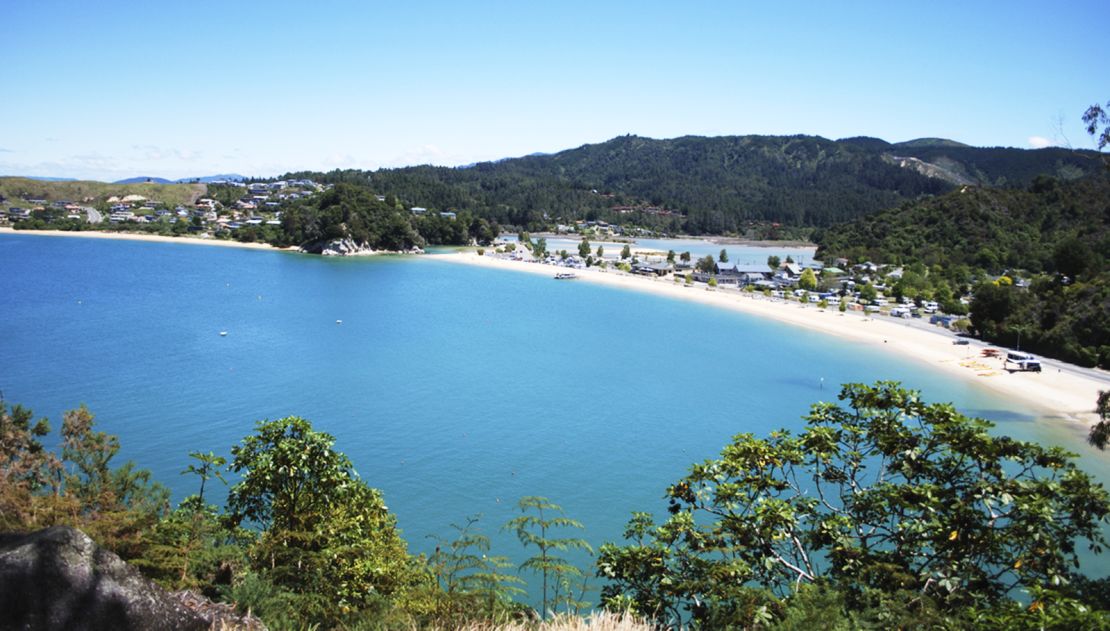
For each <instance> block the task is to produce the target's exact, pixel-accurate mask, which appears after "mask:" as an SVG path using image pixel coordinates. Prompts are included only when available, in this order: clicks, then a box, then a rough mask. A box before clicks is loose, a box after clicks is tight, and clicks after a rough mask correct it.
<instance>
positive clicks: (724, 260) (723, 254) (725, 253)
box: [717, 248, 728, 263]
mask: <svg viewBox="0 0 1110 631" xmlns="http://www.w3.org/2000/svg"><path fill="white" fill-rule="evenodd" d="M717 260H718V261H720V262H722V263H728V251H727V250H725V249H724V248H721V253H720V254H719V255H718V256H717Z"/></svg>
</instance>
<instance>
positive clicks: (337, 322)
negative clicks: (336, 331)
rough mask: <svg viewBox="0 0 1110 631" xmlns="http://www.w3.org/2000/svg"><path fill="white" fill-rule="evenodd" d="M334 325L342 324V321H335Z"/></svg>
mask: <svg viewBox="0 0 1110 631" xmlns="http://www.w3.org/2000/svg"><path fill="white" fill-rule="evenodd" d="M335 323H336V324H343V321H342V320H336V321H335Z"/></svg>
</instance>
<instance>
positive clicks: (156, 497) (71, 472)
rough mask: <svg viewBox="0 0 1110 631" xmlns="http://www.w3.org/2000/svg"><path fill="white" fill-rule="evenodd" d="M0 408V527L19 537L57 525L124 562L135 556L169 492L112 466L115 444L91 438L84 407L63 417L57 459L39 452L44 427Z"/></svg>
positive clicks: (131, 470) (129, 468)
mask: <svg viewBox="0 0 1110 631" xmlns="http://www.w3.org/2000/svg"><path fill="white" fill-rule="evenodd" d="M33 416H34V415H33V414H32V413H31V411H30V410H27V409H25V408H23V407H21V406H14V407H12V408H10V409H9V408H8V407H7V406H6V405H4V404H3V403H2V402H0V482H3V483H2V484H0V527H2V528H3V529H4V530H11V531H26V530H33V529H38V528H43V527H46V526H51V525H56V524H65V525H70V526H74V527H76V528H80V529H82V530H84V531H85V532H86V533H87V534H88V535H89V536H90V537H92V538H93V539H94V540H95V541H96V542H97V543H99V544H101V545H103V546H105V547H107V548H109V549H111V550H113V551H115V552H116V553H117V554H119V555H120V556H121V557H123V558H124V559H133V558H136V557H138V556H139V555H141V554H142V552H143V550H144V548H145V546H146V541H145V539H144V531H145V530H146V529H147V528H149V527H150V526H151V525H153V524H154V523H155V522H156V521H157V520H158V519H159V517H160V516H161V515H162V513H163V511H164V509H165V507H166V505H167V504H168V498H169V492H168V491H167V490H166V488H165V487H163V486H162V485H160V484H158V483H156V482H153V481H152V480H151V478H150V472H149V471H147V470H145V469H136V468H135V464H134V463H133V462H125V463H123V464H122V465H119V466H118V467H117V466H113V465H114V462H113V460H114V458H115V456H116V453H117V452H118V451H119V441H118V440H117V439H116V437H115V436H111V435H109V434H105V433H104V432H98V431H95V429H94V425H95V419H94V417H93V415H92V413H91V412H89V410H88V409H87V408H85V407H84V406H82V407H80V408H78V409H76V410H70V411H67V412H65V413H64V415H63V420H62V428H61V455H60V457H59V456H58V455H57V454H54V453H51V452H49V451H47V450H46V449H45V447H44V446H43V444H42V441H41V439H44V438H46V437H48V436H49V434H50V424H49V422H48V421H47V420H46V419H39V420H38V421H34V422H33V421H32V419H33Z"/></svg>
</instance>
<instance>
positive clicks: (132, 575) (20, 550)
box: [0, 526, 264, 630]
mask: <svg viewBox="0 0 1110 631" xmlns="http://www.w3.org/2000/svg"><path fill="white" fill-rule="evenodd" d="M201 601H203V602H201ZM220 607H221V606H220V605H216V604H215V603H211V602H209V601H207V600H204V599H199V598H192V599H190V598H186V597H183V596H182V595H181V594H177V595H174V594H170V593H169V592H166V591H165V590H163V589H162V588H161V587H159V586H158V585H156V584H155V583H154V582H152V581H150V580H149V579H147V578H145V577H143V576H142V575H141V574H140V573H139V571H138V570H136V569H135V568H133V567H131V566H129V565H127V563H125V562H124V561H123V560H122V559H120V558H119V557H118V556H116V555H115V554H114V553H112V552H109V551H108V550H105V549H103V548H101V547H100V546H98V545H96V543H94V542H93V540H92V539H89V537H88V536H87V535H86V534H85V533H83V532H81V531H80V530H77V529H75V528H70V527H68V526H55V527H53V528H47V529H45V530H40V531H38V532H34V533H31V534H27V535H0V629H123V630H126V629H153V630H157V629H185V630H188V629H198V630H200V629H209V628H229V629H238V628H244V627H246V628H254V629H262V628H264V627H263V626H262V624H261V622H259V621H258V620H257V619H254V618H249V619H248V618H245V617H239V616H236V615H235V614H234V612H230V611H228V610H227V609H226V608H225V609H222V610H221V608H220ZM225 607H226V606H225Z"/></svg>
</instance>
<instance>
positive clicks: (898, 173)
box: [287, 136, 1098, 234]
mask: <svg viewBox="0 0 1110 631" xmlns="http://www.w3.org/2000/svg"><path fill="white" fill-rule="evenodd" d="M1089 154H1090V152H1077V151H1070V150H1064V149H1057V148H1053V149H1043V150H1038V151H1026V150H1021V149H1011V148H975V147H966V146H962V145H959V143H951V142H950V141H948V142H944V141H937V140H935V139H933V140H929V141H920V142H917V141H915V142H911V143H906V144H901V145H892V144H890V143H887V142H886V141H883V140H879V139H874V138H851V139H845V140H840V141H833V140H827V139H824V138H820V137H814V136H722V137H700V136H684V137H681V138H674V139H666V140H656V139H651V138H643V137H638V136H622V137H618V138H614V139H612V140H609V141H607V142H603V143H599V144H592V145H583V146H582V147H578V148H576V149H570V150H567V151H562V152H559V153H555V154H550V155H533V156H527V157H523V158H513V159H506V160H500V161H497V162H482V163H478V164H476V165H472V166H469V167H465V168H447V167H432V166H418V167H407V168H402V169H381V170H378V171H374V172H366V171H354V170H350V171H336V172H332V173H296V174H288V176H287V177H291V178H299V177H311V178H314V179H316V180H318V181H324V182H348V183H358V184H369V185H370V186H371V187H372V188H373V189H374V190H375V191H376V192H377V193H379V194H386V195H392V196H394V197H396V198H397V199H400V200H403V201H404V202H405V203H408V204H413V205H419V206H425V207H429V208H437V209H446V208H460V209H469V210H471V211H474V212H475V213H477V214H479V215H480V216H483V217H486V218H489V219H493V220H496V221H498V222H500V223H504V224H512V225H519V226H528V225H530V224H532V225H534V224H535V223H537V222H540V221H542V219H543V215H544V213H546V214H547V215H548V216H549V217H551V218H555V217H561V218H564V219H566V220H571V219H606V220H618V219H620V218H621V217H622V213H621V210H623V211H624V213H628V212H630V211H631V212H636V211H637V210H640V211H644V210H645V209H648V208H650V209H653V210H655V211H658V210H664V211H672V212H673V213H676V214H667V213H659V212H639V213H638V214H636V215H634V217H635V218H636V220H637V221H638V222H641V223H644V224H646V225H649V226H652V227H656V228H660V229H663V230H667V231H671V232H686V233H690V234H720V233H726V232H739V231H742V229H743V228H744V227H745V225H746V224H747V223H748V222H779V223H784V224H789V225H794V226H827V225H831V224H834V223H836V222H839V221H844V220H848V219H852V218H856V217H859V216H861V215H865V214H868V213H870V212H875V211H878V210H881V209H884V208H889V207H891V206H896V205H898V204H899V203H901V202H903V201H906V200H912V199H917V198H918V197H920V196H923V195H924V196H927V195H935V194H940V193H943V192H946V191H948V190H950V189H951V188H952V183H951V182H950V181H947V180H944V179H937V178H933V177H928V176H926V175H924V174H922V173H921V172H919V170H918V169H916V168H907V167H905V166H902V165H901V163H900V162H899V161H897V160H894V159H893V158H894V157H913V158H917V159H919V160H922V161H925V162H928V163H934V162H935V163H936V166H937V167H938V168H940V169H943V170H945V171H951V172H954V173H958V174H960V180H959V181H965V180H966V181H972V182H977V183H978V182H981V183H984V184H990V185H1003V184H1005V185H1007V186H1025V185H1027V184H1029V183H1030V182H1031V181H1032V179H1033V178H1034V177H1035V176H1037V175H1040V174H1049V175H1054V176H1062V177H1069V178H1070V177H1077V176H1081V175H1083V174H1086V173H1090V172H1092V171H1093V170H1095V168H1096V167H1097V162H1098V161H1097V160H1094V159H1092V155H1093V154H1092V155H1089Z"/></svg>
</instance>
